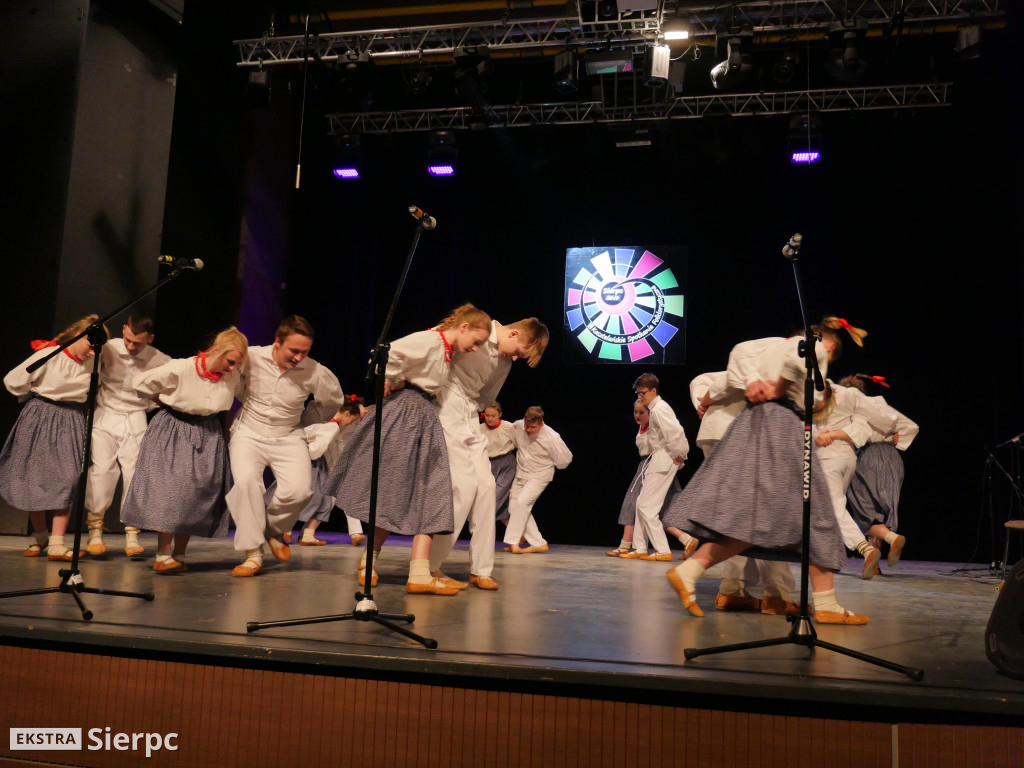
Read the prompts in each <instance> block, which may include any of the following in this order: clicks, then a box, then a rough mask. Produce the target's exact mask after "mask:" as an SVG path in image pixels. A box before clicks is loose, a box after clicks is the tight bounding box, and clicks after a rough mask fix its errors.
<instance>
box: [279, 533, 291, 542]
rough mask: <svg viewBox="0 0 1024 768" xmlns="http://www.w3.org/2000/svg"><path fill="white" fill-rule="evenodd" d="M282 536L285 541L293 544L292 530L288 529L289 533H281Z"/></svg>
mask: <svg viewBox="0 0 1024 768" xmlns="http://www.w3.org/2000/svg"><path fill="white" fill-rule="evenodd" d="M281 538H282V539H284V543H285V544H291V543H292V532H291V531H288V533H282V534H281Z"/></svg>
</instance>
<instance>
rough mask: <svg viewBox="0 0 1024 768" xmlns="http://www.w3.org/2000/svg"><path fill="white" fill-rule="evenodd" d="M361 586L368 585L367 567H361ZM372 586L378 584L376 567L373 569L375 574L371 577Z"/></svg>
mask: <svg viewBox="0 0 1024 768" xmlns="http://www.w3.org/2000/svg"><path fill="white" fill-rule="evenodd" d="M359 586H360V587H365V586H366V569H365V568H360V569H359ZM370 586H371V587H376V586H377V570H376V569H374V571H373V576H371V577H370Z"/></svg>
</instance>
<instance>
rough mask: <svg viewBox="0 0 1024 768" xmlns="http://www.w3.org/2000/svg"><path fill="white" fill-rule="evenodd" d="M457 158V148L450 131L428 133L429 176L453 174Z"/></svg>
mask: <svg viewBox="0 0 1024 768" xmlns="http://www.w3.org/2000/svg"><path fill="white" fill-rule="evenodd" d="M458 160H459V150H458V149H457V148H456V146H455V135H454V134H453V133H452V132H451V131H434V132H433V133H432V134H430V139H429V148H428V149H427V173H429V174H430V175H431V176H454V175H455V169H456V167H457V166H458Z"/></svg>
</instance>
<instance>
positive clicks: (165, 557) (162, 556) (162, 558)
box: [156, 552, 175, 563]
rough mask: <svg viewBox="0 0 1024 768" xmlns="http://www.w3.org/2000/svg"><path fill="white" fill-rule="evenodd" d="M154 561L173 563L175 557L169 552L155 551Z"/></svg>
mask: <svg viewBox="0 0 1024 768" xmlns="http://www.w3.org/2000/svg"><path fill="white" fill-rule="evenodd" d="M156 561H157V562H158V563H173V562H174V561H175V558H173V557H171V554H170V553H169V552H165V553H163V554H161V553H157V556H156Z"/></svg>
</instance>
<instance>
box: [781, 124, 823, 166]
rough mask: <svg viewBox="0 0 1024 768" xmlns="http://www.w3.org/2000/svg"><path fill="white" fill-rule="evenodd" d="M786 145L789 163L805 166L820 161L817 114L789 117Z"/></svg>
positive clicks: (819, 129) (819, 132) (819, 131)
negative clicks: (787, 146)
mask: <svg viewBox="0 0 1024 768" xmlns="http://www.w3.org/2000/svg"><path fill="white" fill-rule="evenodd" d="M788 144H789V161H790V162H791V163H795V164H803V165H807V164H810V163H817V162H818V161H820V160H821V157H822V155H821V118H820V117H819V116H818V114H817V113H814V112H810V113H807V114H800V115H793V116H792V117H790V119H789V139H788Z"/></svg>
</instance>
